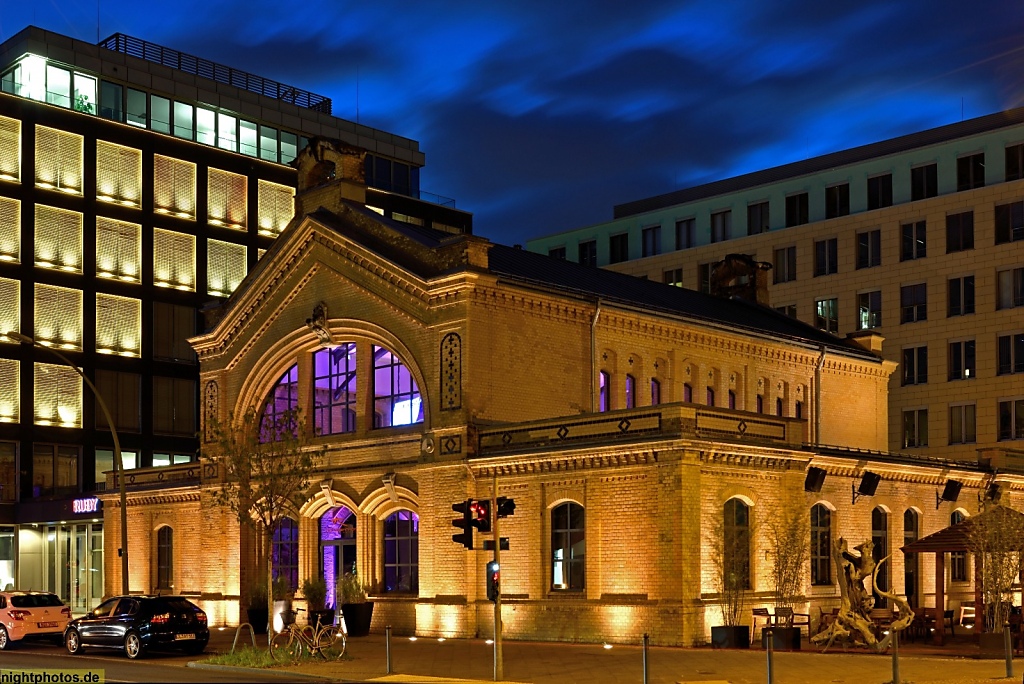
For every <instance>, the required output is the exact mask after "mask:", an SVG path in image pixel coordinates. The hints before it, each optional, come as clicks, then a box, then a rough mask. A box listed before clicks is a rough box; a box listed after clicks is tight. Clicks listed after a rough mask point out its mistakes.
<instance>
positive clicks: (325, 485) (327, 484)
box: [320, 480, 338, 508]
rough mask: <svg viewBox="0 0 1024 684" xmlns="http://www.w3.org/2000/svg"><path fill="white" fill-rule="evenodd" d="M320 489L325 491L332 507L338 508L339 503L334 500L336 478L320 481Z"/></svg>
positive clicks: (325, 495) (325, 496)
mask: <svg viewBox="0 0 1024 684" xmlns="http://www.w3.org/2000/svg"><path fill="white" fill-rule="evenodd" d="M320 489H321V491H323V493H324V498H325V499H327V503H328V504H329V505H330V507H331V508H336V507H337V506H338V503H337V502H336V501H335V500H334V480H322V481H321V482H320Z"/></svg>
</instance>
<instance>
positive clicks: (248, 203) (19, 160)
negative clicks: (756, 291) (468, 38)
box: [0, 27, 472, 610]
mask: <svg viewBox="0 0 1024 684" xmlns="http://www.w3.org/2000/svg"><path fill="white" fill-rule="evenodd" d="M315 136H320V137H327V138H333V139H338V140H341V141H343V142H344V143H346V144H348V145H350V146H355V147H358V148H360V149H362V150H365V151H366V154H365V174H366V181H367V184H368V186H369V187H368V189H367V205H368V206H369V207H371V208H372V209H373V210H375V211H377V212H378V213H380V214H381V215H384V216H386V217H388V218H392V219H395V220H398V221H404V222H407V223H411V224H414V225H420V226H427V227H432V228H434V229H440V230H443V231H447V232H453V233H468V232H471V230H472V225H471V220H472V217H471V215H470V214H468V213H466V212H463V211H460V210H458V209H456V208H455V207H454V202H453V201H451V200H447V199H445V198H442V197H440V196H435V195H430V194H429V193H424V192H421V191H420V187H419V173H420V168H421V167H422V166H423V164H424V155H423V153H422V152H421V151H420V150H419V146H418V143H417V142H416V141H414V140H410V139H407V138H403V137H400V136H397V135H393V134H391V133H388V132H385V131H381V130H376V129H373V128H370V127H368V126H363V125H359V124H356V123H353V122H350V121H345V120H343V119H339V118H337V117H334V116H332V114H331V101H330V100H329V99H328V98H326V97H323V96H321V95H317V94H315V93H310V92H307V91H304V90H301V89H298V88H294V87H291V86H287V85H284V84H281V83H277V82H275V81H271V80H269V79H265V78H261V77H259V76H255V75H253V74H248V73H245V72H242V71H238V70H236V69H232V68H230V67H226V66H224V65H220V64H215V63H212V62H209V61H207V60H204V59H202V58H198V57H194V56H191V55H187V54H183V53H180V52H178V51H175V50H172V49H168V48H164V47H161V46H158V45H154V44H151V43H147V42H145V41H142V40H138V39H135V38H131V37H128V36H124V35H121V34H117V35H114V36H111V37H110V38H108V39H107V40H104V41H102V42H101V43H100V44H99V45H90V44H87V43H82V42H80V41H77V40H73V39H71V38H68V37H66V36H62V35H59V34H55V33H51V32H47V31H43V30H40V29H37V28H33V27H30V28H27V29H25V30H24V31H22V32H21V33H19V34H17V35H16V36H14V37H13V38H11V39H10V40H8V41H7V42H5V43H3V44H2V45H0V333H7V332H11V331H13V332H16V333H20V334H22V335H27V336H29V337H32V338H34V339H35V340H36V342H37V343H38V345H40V346H31V345H27V344H18V343H17V342H15V341H13V340H11V339H10V338H5V337H2V338H0V502H2V503H0V587H3V586H6V585H8V584H13V585H16V586H18V587H21V588H35V589H46V590H51V591H55V592H57V593H58V594H60V595H61V597H62V598H64V599H65V600H67V601H68V602H69V603H70V604H71V605H72V607H73V608H74V609H75V610H80V609H83V608H86V607H88V606H90V605H92V604H93V603H94V602H95V601H96V599H98V598H99V597H100V596H101V595H102V594H103V579H102V578H103V576H104V573H103V562H104V545H103V526H102V523H101V520H102V510H100V509H101V506H102V505H101V503H100V501H99V499H98V497H96V493H97V492H98V491H102V489H103V488H104V485H105V475H104V473H105V472H106V471H109V470H112V468H113V439H112V433H111V430H110V428H109V426H108V424H107V421H106V420H105V419H104V416H103V412H102V411H101V410H99V408H98V406H97V404H96V401H95V398H94V395H93V393H92V392H90V391H89V390H88V389H87V388H85V387H84V386H83V382H82V380H81V378H80V377H79V376H78V374H77V373H76V372H75V371H74V369H72V368H71V367H69V366H68V365H66V364H64V363H62V362H61V360H60V359H59V358H58V357H57V355H56V354H55V353H54V351H56V352H59V353H61V354H64V355H66V357H67V358H68V359H69V360H70V362H71V363H74V364H75V365H76V366H78V367H79V368H80V369H81V370H82V372H83V373H84V374H85V375H86V376H87V377H89V378H90V379H91V380H92V382H93V383H94V384H95V385H96V387H97V388H98V390H99V392H100V394H101V395H102V396H103V397H104V398H105V400H106V403H107V405H108V406H109V409H110V412H111V414H112V417H113V421H114V423H115V426H116V430H117V433H118V435H119V436H120V443H121V446H122V450H123V456H124V460H125V467H126V469H128V468H131V469H153V468H160V467H164V466H171V465H173V464H181V463H188V462H192V461H194V460H195V459H196V452H197V450H198V448H199V442H198V439H197V436H196V432H197V429H198V428H197V410H198V409H197V405H198V390H197V381H198V372H199V371H198V364H197V360H196V356H195V354H194V352H193V351H192V348H191V347H190V346H189V344H188V343H187V342H186V340H187V339H188V338H189V337H192V336H194V335H196V334H197V333H199V332H202V328H201V326H202V324H201V319H200V316H199V313H200V310H201V309H202V308H203V307H205V306H206V305H208V304H209V303H210V302H216V301H221V300H223V299H224V298H226V297H227V296H228V295H230V294H231V292H232V291H233V290H234V288H235V287H236V286H237V285H238V284H239V283H240V282H241V280H242V279H243V278H244V277H245V275H246V273H247V272H248V271H249V269H251V268H252V267H253V265H254V264H255V263H256V261H257V259H259V258H260V256H261V255H262V254H263V252H264V251H265V250H266V249H267V248H268V247H269V246H270V245H271V244H272V242H273V240H274V238H275V237H276V236H277V234H278V233H280V232H281V231H282V230H283V229H284V227H285V226H286V225H287V224H288V223H289V221H291V220H292V218H293V215H294V194H295V174H296V172H295V170H294V169H293V168H292V167H291V166H289V162H291V161H292V160H293V159H294V158H295V157H296V155H297V154H298V152H299V151H300V150H301V149H303V148H304V147H305V145H306V143H307V140H308V139H310V138H312V137H315ZM46 347H48V348H49V349H47V348H46ZM140 472H141V471H140ZM185 476H186V477H195V480H196V482H198V469H196V470H195V471H194V472H193V471H192V470H187V471H185ZM179 484H180V483H179ZM110 551H115V552H116V545H113V546H111V548H110Z"/></svg>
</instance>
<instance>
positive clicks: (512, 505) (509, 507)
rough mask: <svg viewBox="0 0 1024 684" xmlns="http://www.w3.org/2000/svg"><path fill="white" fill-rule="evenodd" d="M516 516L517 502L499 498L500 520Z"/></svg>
mask: <svg viewBox="0 0 1024 684" xmlns="http://www.w3.org/2000/svg"><path fill="white" fill-rule="evenodd" d="M515 514H516V500H515V499H509V498H506V497H504V496H499V497H498V511H497V516H496V517H498V518H507V517H508V516H510V515H515Z"/></svg>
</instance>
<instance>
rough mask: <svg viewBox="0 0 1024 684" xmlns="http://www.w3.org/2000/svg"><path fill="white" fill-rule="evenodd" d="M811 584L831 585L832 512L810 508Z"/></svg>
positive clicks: (816, 506)
mask: <svg viewBox="0 0 1024 684" xmlns="http://www.w3.org/2000/svg"><path fill="white" fill-rule="evenodd" d="M811 584H816V585H822V584H832V511H830V510H829V508H828V506H826V505H824V504H815V505H814V506H812V507H811Z"/></svg>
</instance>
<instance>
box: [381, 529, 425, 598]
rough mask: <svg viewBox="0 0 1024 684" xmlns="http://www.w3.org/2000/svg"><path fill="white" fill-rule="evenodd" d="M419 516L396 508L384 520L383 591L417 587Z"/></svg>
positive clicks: (417, 589)
mask: <svg viewBox="0 0 1024 684" xmlns="http://www.w3.org/2000/svg"><path fill="white" fill-rule="evenodd" d="M419 533H420V516H418V515H416V514H415V513H413V512H412V511H396V512H395V513H392V514H391V515H389V516H388V517H387V518H386V519H385V520H384V591H387V592H403V593H410V594H415V593H418V592H419V590H420V573H419V562H420V548H419Z"/></svg>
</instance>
